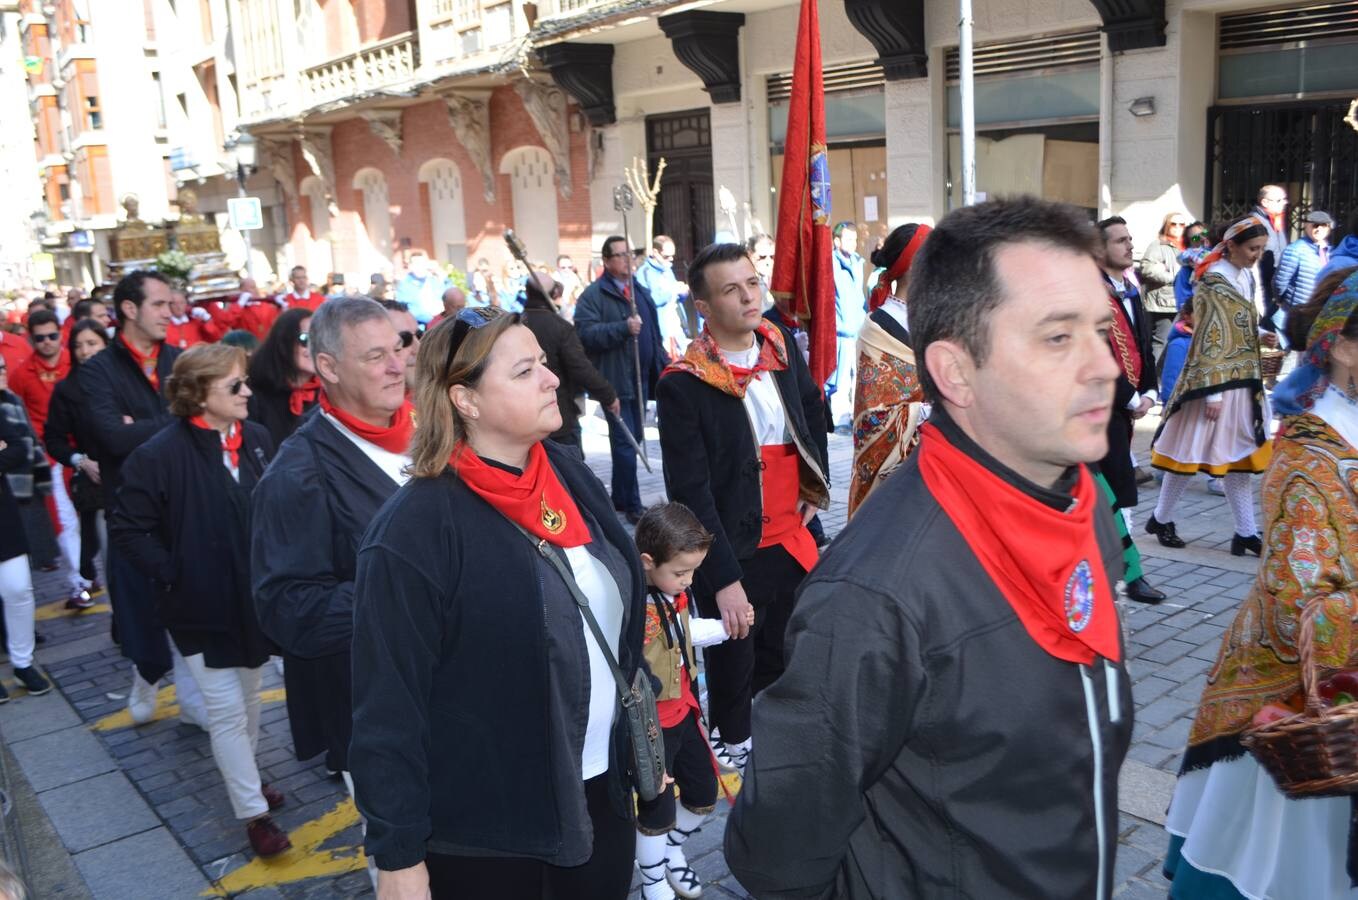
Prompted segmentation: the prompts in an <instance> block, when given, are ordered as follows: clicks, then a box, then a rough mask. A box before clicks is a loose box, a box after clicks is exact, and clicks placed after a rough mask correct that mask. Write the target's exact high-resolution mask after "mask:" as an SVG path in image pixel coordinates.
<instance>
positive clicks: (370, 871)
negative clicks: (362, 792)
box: [340, 771, 377, 893]
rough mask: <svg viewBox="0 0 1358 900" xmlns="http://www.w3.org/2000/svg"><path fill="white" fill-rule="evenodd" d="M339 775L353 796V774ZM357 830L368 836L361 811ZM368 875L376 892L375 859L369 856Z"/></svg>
mask: <svg viewBox="0 0 1358 900" xmlns="http://www.w3.org/2000/svg"><path fill="white" fill-rule="evenodd" d="M340 775H342V776H343V777H344V786H345V787H347V788H348V789H349V796H350V797H353V796H354V776H352V775H350V774H349V773H348V772H347V771H346V772H341V773H340ZM358 830H359V831H360V832H361V833H362V835H363V836H364V837H365V838H366V837H367V836H368V820H367V819H365V818H363V813H359V814H358ZM368 877H369V878H370V879H372V883H373V893H376V892H377V860H375V859H373V858H372V857H371V856H369V857H368Z"/></svg>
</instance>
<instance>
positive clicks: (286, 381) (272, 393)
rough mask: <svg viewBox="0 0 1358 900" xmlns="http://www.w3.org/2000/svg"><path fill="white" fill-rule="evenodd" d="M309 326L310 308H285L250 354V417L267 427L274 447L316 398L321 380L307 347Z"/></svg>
mask: <svg viewBox="0 0 1358 900" xmlns="http://www.w3.org/2000/svg"><path fill="white" fill-rule="evenodd" d="M310 329H311V310H309V309H304V308H301V307H298V308H296V309H289V310H285V311H284V312H282V313H280V314H279V316H278V318H277V319H275V320H274V323H273V326H272V327H271V328H270V329H269V334H268V336H267V337H265V338H264V343H262V344H260V345H259V349H258V350H256V351H255V352H254V354H253V355H252V356H251V357H250V390H251V391H252V394H251V396H250V420H251V421H252V422H258V423H259V424H261V425H263V426H264V427H265V429H267V430H268V432H269V437H271V438H273V445H274V446H275V447H277V446H279V445H281V444H282V443H283V441H284V440H286V439H287V438H288V436H290V435H291V434H292V433H293V432H294V431H296V430H297V426H298V425H299V424H301V421H302V416H303V415H305V414H306V412H307V411H308V410H309V409H311V408H312V407H313V406H315V405H316V401H317V399H318V397H319V393H318V392H319V390H320V386H321V383H320V381H319V379H317V378H316V367H315V366H314V365H312V361H311V352H310V351H309V350H308V349H307V332H308V331H310Z"/></svg>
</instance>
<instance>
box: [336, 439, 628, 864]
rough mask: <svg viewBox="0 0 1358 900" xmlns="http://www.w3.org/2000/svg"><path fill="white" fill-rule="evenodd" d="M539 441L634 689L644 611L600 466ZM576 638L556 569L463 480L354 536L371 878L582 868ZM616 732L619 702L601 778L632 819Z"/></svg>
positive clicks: (404, 498)
mask: <svg viewBox="0 0 1358 900" xmlns="http://www.w3.org/2000/svg"><path fill="white" fill-rule="evenodd" d="M546 447H547V455H548V459H549V460H550V461H551V463H552V465H553V466H554V467H555V469H556V471H557V473H558V474H559V475H560V477H561V481H562V483H563V484H564V485H565V486H566V488H567V490H568V491H569V492H570V494H571V496H572V497H573V498H574V499H575V502H576V503H577V504H578V505H579V507H580V508H581V512H582V514H583V515H584V516H585V518H586V521H587V523H588V524H589V526H590V529H591V535H592V536H593V538H594V540H593V542H592V543H591V544H590V545H588V546H587V547H586V549H587V550H588V551H589V552H590V553H591V554H592V555H593V556H595V557H596V558H597V559H599V560H600V561H601V562H603V563H604V564H605V565H606V566H607V567H608V569H609V571H610V572H611V573H612V574H613V577H614V580H615V581H616V582H617V585H618V591H619V594H620V595H621V597H622V601H623V604H624V609H623V621H622V634H621V640H620V642H619V647H620V652H619V654H618V663H619V665H620V666H621V667H622V669H623V672H624V674H625V675H626V677H627V678H628V680H629V681H630V680H631V679H632V677H633V675H634V674H635V672H636V670H637V668H638V666H640V665H641V643H642V626H643V624H644V622H645V618H646V617H645V604H646V583H645V578H644V576H643V574H642V571H641V562H640V559H639V557H638V556H637V553H636V551H635V549H634V548H633V545H632V541H631V538H630V537H629V536H628V534H627V532H626V531H625V530H624V529H623V528H622V526H621V525H620V524H619V522H618V518H617V516H616V514H615V513H614V512H613V505H612V503H611V502H610V501H609V499H608V495H607V494H606V493H605V492H604V489H603V485H601V484H600V483H599V481H598V479H597V478H596V477H595V476H594V474H593V473H592V472H591V471H590V470H589V469H588V468H587V467H586V466H585V464H584V463H582V462H578V461H576V460H574V459H573V458H571V457H570V456H569V454H568V452H567V451H565V450H564V449H562V448H560V447H558V446H556V445H554V444H551V443H548V444H547V445H546ZM585 640H586V638H585V635H584V631H583V626H582V624H581V616H580V614H579V611H578V608H577V607H576V606H575V603H574V601H573V600H572V599H571V597H570V594H569V592H568V590H567V588H566V586H565V583H564V582H563V581H562V579H561V576H560V575H558V574H557V573H556V570H555V569H553V568H551V567H550V565H549V564H548V563H547V562H546V561H545V560H543V559H542V557H541V556H540V555H539V554H538V552H537V550H535V549H534V546H533V544H532V543H531V542H530V541H529V540H527V539H526V538H525V537H524V536H523V535H522V534H521V533H520V532H519V531H518V530H517V529H516V528H515V526H514V525H513V524H511V523H510V521H509V520H508V519H506V518H504V517H503V516H502V515H501V514H500V513H499V512H497V511H496V510H495V509H494V508H492V507H491V506H490V505H489V504H487V503H486V502H485V501H484V500H482V499H481V498H480V497H478V496H477V495H476V494H474V493H473V492H472V491H471V489H470V488H468V487H467V486H466V485H465V484H463V483H462V482H461V481H460V480H458V478H457V477H456V476H454V475H452V474H451V473H450V472H445V473H444V474H443V475H442V476H440V477H438V478H416V479H412V480H411V481H410V482H409V483H408V484H406V486H405V487H403V488H401V489H400V490H399V491H397V493H396V494H395V495H394V496H393V497H392V498H391V500H390V501H389V502H388V503H387V504H386V505H385V506H384V507H383V508H382V510H381V512H379V513H378V515H377V518H376V519H375V520H374V521H373V524H372V527H371V528H369V530H368V533H367V535H365V537H364V542H363V547H362V549H361V550H360V551H359V562H358V576H357V579H356V583H355V590H354V644H353V658H354V678H353V684H354V688H353V691H354V737H353V742H352V744H351V746H350V750H349V763H350V767H351V771H352V772H353V775H354V785H355V792H356V799H357V802H358V807H359V810H360V811H361V812H362V813H363V815H364V817H365V818H366V819H367V823H368V834H367V841H366V847H367V851H368V854H369V855H370V856H371V857H372V858H374V859H375V860H376V861H377V865H378V866H379V867H380V868H382V869H399V868H404V867H407V866H411V865H414V864H416V863H418V862H420V861H421V860H423V859H424V858H425V855H426V853H427V852H434V853H443V854H452V855H465V856H504V855H512V856H522V857H529V858H533V859H539V860H543V861H545V862H548V863H552V864H554V865H559V866H575V865H580V864H582V863H584V862H586V861H587V860H588V859H589V856H590V853H591V851H592V847H591V839H590V833H591V832H590V820H589V814H588V811H587V809H586V806H585V799H584V790H583V779H582V774H581V759H580V756H581V750H582V749H583V746H584V732H585V723H586V721H587V718H588V715H589V675H590V673H589V659H588V649H587V647H586V645H585ZM625 729H626V725H625V717H624V715H623V714H622V712H621V710H619V711H618V713H617V715H616V716H615V719H614V727H613V746H612V753H611V762H610V766H609V770H608V777H609V784H610V794H611V796H612V799H613V805H614V808H615V809H616V811H617V812H618V814H619V815H621V816H624V817H626V818H630V817H631V815H632V794H631V791H630V788H629V787H628V785H629V784H630V780H629V779H628V769H629V768H630V756H629V755H628V753H627V750H626V744H625V737H626V731H625Z"/></svg>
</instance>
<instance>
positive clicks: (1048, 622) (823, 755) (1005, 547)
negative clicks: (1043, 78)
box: [661, 198, 1132, 900]
mask: <svg viewBox="0 0 1358 900" xmlns="http://www.w3.org/2000/svg"><path fill="white" fill-rule="evenodd" d="M1096 242H1097V235H1096V233H1095V231H1094V229H1093V228H1092V226H1091V225H1090V224H1089V222H1088V221H1087V220H1086V219H1085V217H1084V215H1083V214H1082V213H1081V212H1079V211H1078V210H1076V209H1075V208H1074V207H1070V206H1064V205H1058V204H1052V203H1045V202H1042V201H1039V200H1034V199H1031V198H1025V199H1018V200H1012V201H995V202H991V203H984V204H981V205H979V206H971V207H966V208H963V209H959V210H955V211H953V212H952V213H950V214H949V215H948V216H947V217H946V218H944V219H943V220H942V221H941V222H940V223H939V225H938V227H937V228H936V229H934V231H933V233H932V234H931V235H930V236H929V240H928V241H927V242H926V243H925V244H924V247H923V248H922V249H921V250H920V253H919V255H918V256H917V257H916V258H915V262H914V265H913V267H912V270H911V277H910V285H909V288H908V294H909V298H908V299H909V306H910V335H911V343H912V345H913V347H914V348H915V350H916V353H917V354H918V359H919V361H920V363H921V365H920V368H919V375H920V379H921V382H922V385H923V389H924V394H925V397H926V399H928V400H929V401H930V402H932V403H933V414H932V416H931V417H930V419H929V421H928V423H927V424H925V425H924V427H923V428H922V429H921V430H922V434H923V437H922V439H921V442H920V446H919V449H918V450H916V451H915V454H914V456H913V457H912V461H911V463H910V464H909V465H906V466H904V467H902V468H901V469H900V470H899V471H897V472H896V473H895V474H893V475H892V476H891V477H890V478H888V479H887V480H886V481H885V482H883V483H882V484H881V485H880V486H879V487H878V488H877V491H876V494H875V496H874V497H873V499H872V501H871V502H869V503H867V504H865V505H864V506H862V507H861V508H860V509H859V511H858V514H857V515H856V516H855V517H854V518H853V519H852V520H851V521H850V522H849V524H848V526H847V527H846V528H845V530H844V531H843V532H841V533H840V535H839V537H838V538H837V539H836V541H835V543H834V546H833V547H832V549H831V550H830V552H829V553H827V554H826V556H825V559H824V560H822V562H821V563H820V565H818V566H817V567H816V571H815V572H814V573H813V574H812V575H811V576H810V577H809V578H808V579H807V580H806V583H805V584H803V585H802V588H801V590H800V592H799V593H798V597H797V610H796V612H794V613H793V616H792V621H791V622H790V624H789V626H788V633H787V669H786V671H785V672H784V673H783V675H782V677H781V678H779V679H778V680H777V681H776V682H774V683H773V684H772V685H771V686H770V687H769V688H767V689H766V690H765V691H764V693H763V695H762V696H761V697H760V699H759V703H758V704H756V705H755V708H754V716H753V732H754V735H755V746H754V752H753V753H752V754H751V757H750V762H749V765H748V767H747V769H746V786H745V789H744V790H743V791H742V792H741V794H740V796H739V798H738V799H737V801H736V806H735V808H734V810H732V813H731V818H730V820H729V822H728V825H727V829H726V841H725V849H726V859H727V861H728V863H729V864H730V867H731V871H732V873H734V874H735V876H736V878H737V879H739V881H740V882H741V884H743V885H744V886H745V888H746V889H747V890H749V892H750V893H751V894H753V895H754V896H756V897H760V898H791V897H826V896H835V897H840V898H850V900H857V898H869V897H893V898H926V897H942V896H949V897H986V898H991V897H1085V898H1107V897H1110V896H1112V893H1113V884H1114V877H1113V873H1114V866H1115V859H1114V856H1115V853H1116V850H1117V836H1118V793H1117V791H1118V787H1117V786H1118V770H1119V769H1120V768H1121V766H1122V761H1123V758H1124V757H1125V755H1126V753H1127V747H1128V745H1129V744H1130V742H1131V736H1132V692H1131V684H1130V681H1129V680H1128V677H1127V671H1126V668H1125V666H1124V663H1123V653H1124V651H1123V648H1122V641H1121V626H1120V623H1119V621H1118V611H1117V607H1116V605H1115V604H1114V598H1115V597H1116V595H1117V590H1118V587H1117V586H1118V583H1119V582H1120V581H1121V579H1122V548H1121V546H1120V545H1119V541H1118V536H1117V530H1116V528H1115V527H1114V522H1113V517H1112V513H1111V511H1110V510H1109V509H1108V507H1107V505H1106V504H1105V503H1103V502H1102V499H1101V497H1100V495H1099V493H1098V488H1097V486H1096V485H1095V482H1094V479H1093V477H1092V476H1091V475H1090V472H1089V470H1088V468H1086V466H1087V465H1088V464H1089V463H1092V462H1095V461H1097V460H1098V459H1099V458H1100V457H1102V456H1103V454H1104V452H1105V451H1106V449H1107V446H1108V437H1107V425H1108V416H1109V412H1110V407H1111V405H1112V401H1113V390H1114V385H1115V382H1116V379H1117V376H1118V367H1117V365H1116V363H1115V362H1114V361H1113V357H1112V354H1110V353H1109V352H1108V338H1107V329H1108V327H1109V322H1110V321H1111V313H1110V310H1109V308H1108V302H1107V292H1106V291H1105V290H1104V288H1103V285H1102V283H1101V281H1100V278H1099V270H1098V267H1097V266H1095V264H1094V261H1093V258H1092V254H1093V252H1094V250H1095V248H1096ZM959 273H968V274H966V275H965V276H964V277H959ZM661 422H662V425H663V422H664V419H663V418H662V419H661Z"/></svg>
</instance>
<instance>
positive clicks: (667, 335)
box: [637, 234, 688, 356]
mask: <svg viewBox="0 0 1358 900" xmlns="http://www.w3.org/2000/svg"><path fill="white" fill-rule="evenodd" d="M637 283H638V284H640V285H641V286H642V287H644V288H645V289H646V290H647V291H649V292H650V294H651V300H652V301H653V302H654V303H655V310H656V313H657V315H658V316H659V322H660V341H661V343H662V344H664V345H665V352H666V353H668V354H670V355H672V356H673V355H676V354H679V353H682V352H683V351H684V348H685V347H687V346H688V337H687V336H686V335H685V334H684V328H683V325H682V324H680V323H681V322H682V321H683V318H684V306H683V298H684V296H685V295H686V294H687V293H688V285H686V284H684V283H683V282H682V281H680V280H679V279H678V277H676V276H675V274H674V241H673V240H672V239H671V238H670V237H669V236H668V235H664V234H662V235H658V236H657V237H656V239H655V240H654V241H652V242H651V252H650V253H648V254H647V255H646V261H645V262H644V263H642V264H641V268H639V269H637Z"/></svg>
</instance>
